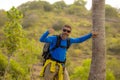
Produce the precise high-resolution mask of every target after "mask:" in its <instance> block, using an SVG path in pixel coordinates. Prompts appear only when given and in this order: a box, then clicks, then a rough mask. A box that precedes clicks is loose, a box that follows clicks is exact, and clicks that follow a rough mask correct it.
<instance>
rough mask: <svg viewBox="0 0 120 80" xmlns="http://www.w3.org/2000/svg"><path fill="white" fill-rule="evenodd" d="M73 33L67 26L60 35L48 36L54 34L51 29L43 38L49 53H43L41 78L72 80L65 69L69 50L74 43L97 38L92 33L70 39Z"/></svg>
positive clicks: (46, 79) (42, 40) (41, 39)
mask: <svg viewBox="0 0 120 80" xmlns="http://www.w3.org/2000/svg"><path fill="white" fill-rule="evenodd" d="M71 31H72V28H71V26H69V25H65V26H63V28H62V33H61V34H60V35H52V36H48V35H49V34H52V33H53V32H54V29H49V30H47V31H46V32H45V33H44V34H43V35H42V36H41V38H40V41H41V42H45V43H48V44H47V45H48V46H47V51H46V50H45V51H43V57H44V59H45V62H44V65H43V68H42V71H41V72H40V76H44V80H70V79H69V76H68V73H67V70H66V68H65V62H66V52H67V50H68V48H69V47H70V46H71V45H72V44H73V43H82V42H84V41H86V40H88V39H89V38H91V37H93V38H95V37H96V36H97V34H96V33H95V32H91V33H89V34H87V35H84V36H81V37H78V38H69V35H70V33H71Z"/></svg>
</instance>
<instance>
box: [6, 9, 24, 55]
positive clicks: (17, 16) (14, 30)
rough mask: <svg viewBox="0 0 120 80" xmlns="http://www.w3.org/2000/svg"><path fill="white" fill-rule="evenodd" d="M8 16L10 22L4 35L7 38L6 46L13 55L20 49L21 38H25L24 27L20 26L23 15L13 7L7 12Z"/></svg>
mask: <svg viewBox="0 0 120 80" xmlns="http://www.w3.org/2000/svg"><path fill="white" fill-rule="evenodd" d="M7 16H8V18H9V22H8V23H6V26H5V28H4V34H5V37H6V40H5V46H6V47H7V50H8V53H9V54H12V53H13V52H14V51H15V50H16V49H17V48H19V47H20V44H21V38H23V32H22V26H21V25H20V20H21V18H22V14H21V13H20V12H19V11H18V10H17V9H16V8H14V7H13V8H11V10H10V11H8V12H7Z"/></svg>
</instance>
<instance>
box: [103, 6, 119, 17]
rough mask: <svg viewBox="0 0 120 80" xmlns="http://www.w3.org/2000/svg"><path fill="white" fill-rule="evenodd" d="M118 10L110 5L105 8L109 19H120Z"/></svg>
mask: <svg viewBox="0 0 120 80" xmlns="http://www.w3.org/2000/svg"><path fill="white" fill-rule="evenodd" d="M118 13H119V12H118V10H117V9H116V8H114V7H111V6H110V5H106V6H105V16H106V17H108V18H111V17H119V15H118Z"/></svg>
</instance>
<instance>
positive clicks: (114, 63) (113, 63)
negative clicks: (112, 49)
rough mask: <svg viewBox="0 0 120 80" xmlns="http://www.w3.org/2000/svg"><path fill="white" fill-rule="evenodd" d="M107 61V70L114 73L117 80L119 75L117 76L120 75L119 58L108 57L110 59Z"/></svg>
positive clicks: (119, 77)
mask: <svg viewBox="0 0 120 80" xmlns="http://www.w3.org/2000/svg"><path fill="white" fill-rule="evenodd" d="M107 62H108V63H107V69H108V70H109V72H112V73H113V74H114V76H115V79H116V80H119V79H120V76H119V75H120V60H118V59H116V58H113V57H110V59H109V60H108V61H107ZM109 76H110V75H109ZM108 80H109V79H108Z"/></svg>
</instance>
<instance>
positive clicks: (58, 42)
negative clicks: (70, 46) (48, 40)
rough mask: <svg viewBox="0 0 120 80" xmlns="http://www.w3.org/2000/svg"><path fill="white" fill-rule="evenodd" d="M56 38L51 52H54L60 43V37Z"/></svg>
mask: <svg viewBox="0 0 120 80" xmlns="http://www.w3.org/2000/svg"><path fill="white" fill-rule="evenodd" d="M55 36H56V37H57V41H56V45H55V46H54V47H53V48H52V49H51V50H52V51H53V50H55V49H56V48H58V47H59V46H60V42H61V37H60V35H55Z"/></svg>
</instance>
